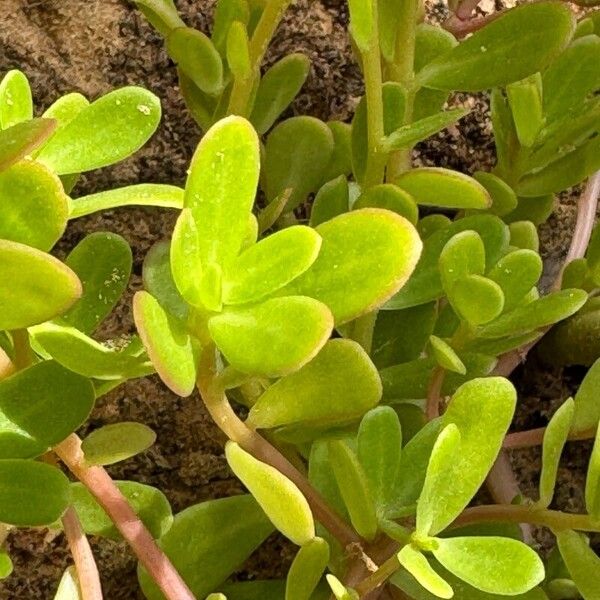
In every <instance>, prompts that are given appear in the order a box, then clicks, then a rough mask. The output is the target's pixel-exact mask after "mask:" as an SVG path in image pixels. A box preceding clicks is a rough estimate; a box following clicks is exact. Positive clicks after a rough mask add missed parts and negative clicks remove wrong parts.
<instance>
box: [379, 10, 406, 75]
mask: <svg viewBox="0 0 600 600" xmlns="http://www.w3.org/2000/svg"><path fill="white" fill-rule="evenodd" d="M400 7H401V3H400V2H399V0H378V1H377V16H378V24H377V27H378V33H379V47H380V49H381V54H382V56H383V58H384V59H385V60H386V61H388V62H392V63H393V62H394V58H395V55H396V37H397V35H398V29H399V23H400V19H401V8H400Z"/></svg>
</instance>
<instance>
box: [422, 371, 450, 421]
mask: <svg viewBox="0 0 600 600" xmlns="http://www.w3.org/2000/svg"><path fill="white" fill-rule="evenodd" d="M445 377H446V371H445V370H444V369H442V367H436V368H435V369H434V371H433V374H432V376H431V381H430V382H429V388H428V389H427V404H426V407H425V415H426V416H427V420H428V421H431V420H433V419H435V418H436V417H439V416H440V402H441V399H442V398H441V396H442V386H443V385H444V379H445Z"/></svg>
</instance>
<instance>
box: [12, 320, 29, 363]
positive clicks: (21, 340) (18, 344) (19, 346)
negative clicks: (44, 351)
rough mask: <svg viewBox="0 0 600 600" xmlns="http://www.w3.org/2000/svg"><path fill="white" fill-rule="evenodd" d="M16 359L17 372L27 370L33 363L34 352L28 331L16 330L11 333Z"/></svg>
mask: <svg viewBox="0 0 600 600" xmlns="http://www.w3.org/2000/svg"><path fill="white" fill-rule="evenodd" d="M11 336H12V341H13V348H14V351H15V359H14V361H13V364H14V366H15V368H16V369H17V371H20V370H21V369H26V368H27V367H29V366H30V365H31V363H32V361H33V351H32V350H31V344H30V343H29V332H28V331H27V329H15V330H14V331H12V332H11Z"/></svg>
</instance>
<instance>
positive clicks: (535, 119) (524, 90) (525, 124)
mask: <svg viewBox="0 0 600 600" xmlns="http://www.w3.org/2000/svg"><path fill="white" fill-rule="evenodd" d="M506 96H507V98H508V104H509V106H510V109H511V112H512V115H513V121H514V124H515V131H516V132H517V137H518V138H519V142H520V143H521V145H522V146H524V147H525V148H530V147H531V146H533V144H534V143H535V142H536V140H537V138H538V134H539V132H540V129H541V128H542V127H543V125H544V115H543V113H542V76H541V74H540V73H536V74H535V75H531V76H530V77H526V78H525V79H523V80H521V81H515V82H514V83H511V84H510V85H508V86H507V87H506Z"/></svg>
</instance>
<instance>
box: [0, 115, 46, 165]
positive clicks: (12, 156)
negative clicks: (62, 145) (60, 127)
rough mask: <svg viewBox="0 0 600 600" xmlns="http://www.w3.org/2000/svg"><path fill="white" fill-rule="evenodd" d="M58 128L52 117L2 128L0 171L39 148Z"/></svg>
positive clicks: (0, 135)
mask: <svg viewBox="0 0 600 600" xmlns="http://www.w3.org/2000/svg"><path fill="white" fill-rule="evenodd" d="M55 129H56V121H53V120H52V119H33V120H31V121H26V122H23V123H19V124H18V125H13V126H12V127H9V128H8V129H5V130H4V131H2V130H0V171H3V170H4V169H8V167H10V166H11V165H13V164H15V163H16V162H19V161H20V160H21V159H23V158H25V157H26V156H27V155H29V154H32V153H33V151H34V150H35V149H36V148H39V147H40V146H41V145H42V144H43V143H44V142H45V141H46V140H47V139H48V138H49V137H50V136H51V135H52V134H53V133H54V130H55Z"/></svg>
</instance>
